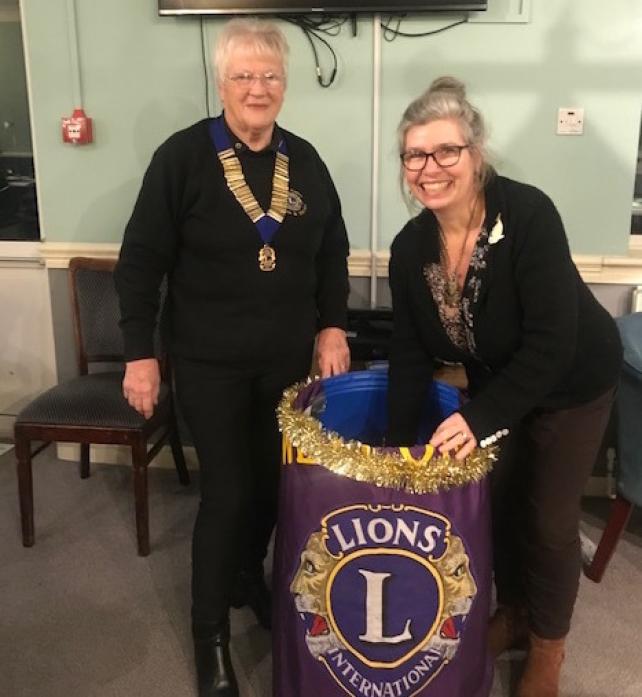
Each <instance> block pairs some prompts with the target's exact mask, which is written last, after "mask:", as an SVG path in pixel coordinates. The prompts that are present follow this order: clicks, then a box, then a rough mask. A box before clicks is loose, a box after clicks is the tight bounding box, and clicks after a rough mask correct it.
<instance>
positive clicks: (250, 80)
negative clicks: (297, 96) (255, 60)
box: [226, 71, 284, 88]
mask: <svg viewBox="0 0 642 697" xmlns="http://www.w3.org/2000/svg"><path fill="white" fill-rule="evenodd" d="M226 77H227V79H228V80H229V81H230V82H231V83H232V84H233V85H235V86H236V87H239V88H241V87H243V88H248V87H251V86H252V85H253V84H254V81H255V80H258V81H259V82H260V83H261V84H262V85H263V86H264V87H267V88H276V87H280V86H281V85H282V84H283V80H284V77H283V75H279V73H273V72H272V71H269V72H267V73H250V72H247V71H245V72H242V73H234V75H227V76H226Z"/></svg>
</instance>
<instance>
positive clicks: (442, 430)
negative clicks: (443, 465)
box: [430, 413, 477, 460]
mask: <svg viewBox="0 0 642 697" xmlns="http://www.w3.org/2000/svg"><path fill="white" fill-rule="evenodd" d="M430 445H432V446H433V447H434V448H436V449H438V450H439V452H441V453H447V452H454V453H455V459H456V460H463V459H464V458H465V457H466V456H467V455H470V453H472V451H473V449H474V448H475V446H476V445H477V439H476V438H475V436H474V435H473V432H472V431H471V430H470V428H469V426H468V424H467V423H466V420H465V419H464V417H463V416H462V415H461V414H459V413H455V414H451V415H450V416H449V417H448V418H447V419H444V420H443V421H442V422H441V423H440V424H439V426H437V430H436V431H435V432H434V433H433V434H432V437H431V439H430Z"/></svg>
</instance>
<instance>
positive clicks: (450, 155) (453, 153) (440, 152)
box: [399, 145, 470, 172]
mask: <svg viewBox="0 0 642 697" xmlns="http://www.w3.org/2000/svg"><path fill="white" fill-rule="evenodd" d="M469 147H470V145H440V146H439V147H438V148H437V149H436V150H433V151H432V152H424V151H423V150H407V151H406V152H402V153H401V155H400V156H399V157H401V162H402V164H403V166H404V167H405V168H406V169H407V170H408V171H409V172H420V171H421V170H422V169H423V168H424V167H425V166H426V165H427V164H428V160H429V159H430V158H431V157H432V159H433V160H434V161H435V162H436V163H437V164H438V165H439V166H440V167H453V166H454V165H456V164H457V163H458V162H459V158H460V157H461V151H462V150H464V149H465V148H469Z"/></svg>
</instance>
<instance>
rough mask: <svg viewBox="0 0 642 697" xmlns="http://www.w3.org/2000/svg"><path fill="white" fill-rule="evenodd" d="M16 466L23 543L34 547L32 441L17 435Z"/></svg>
mask: <svg viewBox="0 0 642 697" xmlns="http://www.w3.org/2000/svg"><path fill="white" fill-rule="evenodd" d="M15 447H16V466H17V470H18V493H19V495H20V522H21V524H22V544H23V545H24V546H25V547H33V545H34V542H35V528H34V524H33V478H32V472H31V442H30V441H29V440H25V439H23V438H22V437H20V436H18V435H16V446H15Z"/></svg>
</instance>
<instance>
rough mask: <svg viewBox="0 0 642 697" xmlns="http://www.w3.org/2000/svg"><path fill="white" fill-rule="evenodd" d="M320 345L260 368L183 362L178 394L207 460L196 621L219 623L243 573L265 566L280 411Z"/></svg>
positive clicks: (178, 366) (197, 540) (196, 548)
mask: <svg viewBox="0 0 642 697" xmlns="http://www.w3.org/2000/svg"><path fill="white" fill-rule="evenodd" d="M311 356H312V347H311V346H306V347H305V348H304V349H301V350H299V351H293V352H292V353H291V354H290V355H282V356H280V357H279V358H278V360H261V359H257V361H256V363H255V364H252V365H248V364H238V365H234V364H230V363H220V364H219V363H210V362H198V361H188V360H184V359H180V358H179V359H175V381H176V393H177V397H178V402H179V405H180V408H181V412H182V414H183V416H184V418H185V421H186V423H187V426H188V428H189V430H190V432H191V435H192V439H193V442H194V446H195V448H196V452H197V455H198V460H199V468H200V487H201V500H200V506H199V510H198V514H197V516H196V523H195V525H194V536H193V542H192V619H193V620H194V621H195V622H201V623H210V622H211V623H218V622H220V621H221V620H222V619H223V618H224V617H225V616H226V615H227V612H228V609H229V602H230V593H231V590H232V587H233V584H234V582H235V580H236V577H237V574H238V571H239V570H240V569H241V568H247V569H259V568H262V563H263V559H264V557H265V554H266V551H267V547H268V543H269V540H270V535H271V534H272V530H273V527H274V524H275V521H276V511H277V497H278V478H279V464H280V456H281V440H280V434H279V432H278V427H277V421H276V414H275V409H276V406H277V404H278V403H279V401H280V399H281V396H282V393H283V390H284V389H285V388H286V387H287V386H289V385H291V384H293V383H295V382H297V381H299V380H302V379H303V378H305V376H307V375H308V373H309V370H310V363H311Z"/></svg>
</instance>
